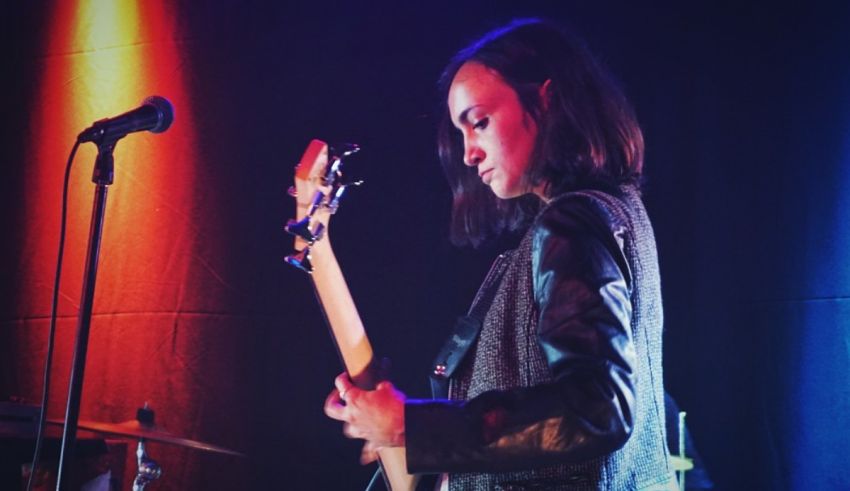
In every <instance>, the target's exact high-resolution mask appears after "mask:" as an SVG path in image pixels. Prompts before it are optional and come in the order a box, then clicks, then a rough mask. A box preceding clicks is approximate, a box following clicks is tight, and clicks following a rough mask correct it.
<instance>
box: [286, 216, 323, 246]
mask: <svg viewBox="0 0 850 491" xmlns="http://www.w3.org/2000/svg"><path fill="white" fill-rule="evenodd" d="M310 219H311V217H309V216H306V217H304V218H302V219H301V220H298V221H295V220H289V221H288V222H286V231H287V232H289V233H290V234H292V235H294V236H296V237H300V238H302V239H304V241H305V242H307V243H308V244H310V245H313V243H314V242H316V241H317V240H319V239H321V238H322V235H324V232H325V226H324V224H322V223H319V224H317V225H316V228H315V229H313V230H310Z"/></svg>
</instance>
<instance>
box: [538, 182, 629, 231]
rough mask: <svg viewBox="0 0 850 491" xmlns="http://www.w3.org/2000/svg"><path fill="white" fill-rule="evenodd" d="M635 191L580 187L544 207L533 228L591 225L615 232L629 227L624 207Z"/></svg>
mask: <svg viewBox="0 0 850 491" xmlns="http://www.w3.org/2000/svg"><path fill="white" fill-rule="evenodd" d="M633 193H634V191H633V190H631V189H628V188H613V189H580V190H575V191H569V192H565V193H562V194H559V195H558V196H555V197H553V198H552V199H550V200H549V202H547V203H546V205H545V206H543V207H542V208H541V210H540V211H539V212H538V214H537V216H536V217H535V219H534V221H533V224H532V228H534V229H539V228H550V227H552V226H557V227H558V228H561V229H563V228H573V227H590V228H592V229H600V231H602V230H607V231H612V230H616V229H619V228H621V227H623V226H625V223H624V220H623V217H622V212H621V211H622V208H623V207H625V206H627V204H626V203H627V197H628V195H629V194H633Z"/></svg>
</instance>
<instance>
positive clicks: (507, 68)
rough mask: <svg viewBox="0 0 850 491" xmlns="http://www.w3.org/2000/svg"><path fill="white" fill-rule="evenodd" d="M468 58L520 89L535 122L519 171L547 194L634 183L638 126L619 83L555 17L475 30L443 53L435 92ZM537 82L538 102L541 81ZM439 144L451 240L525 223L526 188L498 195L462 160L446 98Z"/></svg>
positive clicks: (529, 211)
mask: <svg viewBox="0 0 850 491" xmlns="http://www.w3.org/2000/svg"><path fill="white" fill-rule="evenodd" d="M467 62H476V63H481V64H482V65H484V66H486V67H488V68H490V69H492V70H495V71H496V72H497V73H498V74H499V75H500V76H501V77H502V79H503V80H504V81H505V82H506V83H507V84H508V85H510V86H511V87H512V88H513V89H514V90H515V91H516V93H517V95H518V96H519V100H520V103H521V104H522V106H523V109H524V110H525V111H526V112H527V113H528V114H529V115H530V116H531V117H532V118H533V119H534V121H535V123H536V124H537V127H538V134H537V141H536V142H535V148H534V152H533V154H532V160H531V165H530V168H529V171H528V175H527V176H526V179H527V183H528V184H529V185H533V186H536V185H539V184H545V186H546V187H545V190H546V194H547V195H549V196H556V195H558V194H561V193H564V192H566V191H570V190H575V189H582V188H600V187H602V188H605V187H612V186H618V185H621V184H635V185H637V184H638V182H639V180H640V175H641V169H642V166H643V135H642V134H641V131H640V127H639V126H638V124H637V120H636V118H635V115H634V111H633V110H632V107H631V105H630V104H629V103H628V101H627V100H626V98H625V96H624V95H623V93H622V91H621V90H620V88H619V87H618V85H617V84H616V83H615V82H614V80H613V79H612V78H611V76H610V75H609V74H608V73H607V72H606V71H605V70H604V69H603V68H602V67H601V66H600V65H599V63H598V62H597V61H596V60H595V59H594V58H593V56H592V55H591V54H590V52H589V51H588V50H587V48H586V47H585V46H584V44H583V43H582V42H581V41H580V40H578V39H577V38H576V37H574V36H573V35H572V34H570V33H569V32H568V31H566V30H565V29H563V28H562V27H560V26H557V25H554V24H552V23H550V22H546V21H542V20H539V19H521V20H515V21H513V22H511V23H510V24H508V25H507V26H505V27H502V28H499V29H496V30H494V31H491V32H489V33H487V34H486V35H484V36H483V37H482V38H481V39H479V40H478V41H476V42H474V43H472V44H471V45H469V46H468V47H466V48H464V49H463V50H461V51H460V52H458V54H457V55H455V57H454V58H452V60H451V61H450V62H449V64H448V66H447V67H446V69H445V70H444V71H443V74H442V76H441V77H440V83H439V84H440V90H441V95H442V97H443V101H446V100H447V98H448V91H449V88H450V86H451V83H452V80H453V79H454V76H455V74H456V73H457V71H458V70H459V69H460V67H461V66H462V65H463V64H464V63H467ZM547 80H550V82H549V86H548V87H547V89H546V97H547V101H546V107H545V109H544V107H543V105H544V104H543V100H542V99H541V97H540V88H541V86H542V85H543V83H545V82H546V81H547ZM437 139H438V151H439V156H440V161H441V163H442V165H443V170H444V171H445V174H446V177H447V179H448V181H449V185H450V186H451V189H452V195H453V203H452V220H451V228H450V233H451V239H452V242H454V243H456V244H472V245H473V246H477V245H479V244H480V243H481V242H482V241H484V239H485V238H487V237H488V236H490V235H492V234H498V233H500V232H502V231H505V230H517V229H519V228H521V227H523V226H524V225H525V224H527V223H528V219H529V218H530V217H532V216H533V215H534V213H535V212H536V210H537V208H538V207H539V204H540V200H539V199H538V198H536V197H535V196H533V195H527V196H524V197H520V198H515V199H510V200H501V199H499V198H497V197H496V196H495V195H494V194H493V193H492V191H490V189H489V188H488V187H487V186H485V185H484V184H483V183H482V182H481V180H480V179H479V177H478V174H477V171H476V170H475V169H474V168H472V167H469V166H466V165H464V163H463V141H462V139H461V135H460V133H459V132H458V131H457V130H456V129H455V128H454V126H453V125H452V121H451V118H450V116H449V111H448V107H447V106H445V107H444V110H443V115H442V121H441V122H440V126H439V130H438V137H437Z"/></svg>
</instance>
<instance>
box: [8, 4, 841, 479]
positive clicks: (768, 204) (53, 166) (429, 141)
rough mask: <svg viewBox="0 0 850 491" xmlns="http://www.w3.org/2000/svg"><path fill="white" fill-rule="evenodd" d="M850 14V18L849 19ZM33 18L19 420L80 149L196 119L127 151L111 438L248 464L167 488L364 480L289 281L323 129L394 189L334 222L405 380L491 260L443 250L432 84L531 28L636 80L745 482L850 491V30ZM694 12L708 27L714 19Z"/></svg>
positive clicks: (346, 16)
mask: <svg viewBox="0 0 850 491" xmlns="http://www.w3.org/2000/svg"><path fill="white" fill-rule="evenodd" d="M835 3H836V4H841V3H840V2H835ZM115 4H118V5H114V4H113V3H112V2H97V1H94V0H89V1H82V0H81V1H79V2H75V1H70V0H69V1H64V2H56V3H52V2H26V3H24V2H15V4H14V5H7V6H6V7H4V9H3V10H4V12H3V15H2V17H3V20H2V27H3V29H2V36H3V38H5V39H4V42H3V46H5V52H4V54H3V61H2V63H3V65H2V66H3V77H2V94H3V95H2V99H0V102H1V103H2V111H3V115H4V116H3V131H2V132H0V143H2V154H0V155H2V169H3V171H2V172H3V174H2V184H3V192H2V194H1V195H0V196H2V207H0V220H2V222H0V225H2V227H1V228H0V230H2V231H3V235H4V237H3V251H2V252H3V253H2V256H0V278H2V284H1V286H2V288H3V295H2V296H0V398H2V399H5V398H9V397H22V398H24V399H28V400H30V401H37V400H38V399H39V397H40V390H41V369H42V363H43V359H44V354H45V340H46V335H47V329H48V315H49V308H50V292H51V286H52V278H53V268H54V264H55V256H56V244H57V241H58V223H59V221H58V218H59V211H60V194H61V178H62V171H63V165H64V161H65V157H66V155H67V152H68V151H69V150H70V147H71V144H72V142H73V138H74V136H75V135H76V133H77V132H79V131H80V130H82V129H83V128H84V127H86V126H88V125H89V124H90V123H91V122H92V121H94V120H96V119H100V118H102V117H106V116H112V115H115V114H118V113H120V112H123V111H124V110H126V109H129V108H132V107H135V106H136V105H137V104H138V103H139V101H141V99H142V98H144V97H145V96H147V95H150V94H154V93H157V94H161V95H163V96H166V97H168V98H170V99H171V100H172V101H173V102H174V103H175V106H176V108H177V118H176V122H175V124H174V126H173V128H172V129H171V130H169V131H168V132H167V133H164V134H162V135H152V134H149V133H146V134H137V135H132V136H130V137H128V138H127V139H125V140H124V141H122V142H121V143H119V150H118V152H117V153H116V160H117V170H116V180H115V184H114V186H112V187H111V188H110V197H109V207H108V209H107V218H106V234H105V238H104V244H103V252H102V258H101V271H100V277H99V280H98V290H97V296H96V299H95V317H94V322H93V329H92V335H91V341H90V350H89V353H90V355H89V363H88V367H87V373H86V382H85V389H84V395H83V409H82V414H81V417H82V418H83V419H93V420H101V421H123V420H126V419H130V418H131V417H133V415H134V410H135V408H136V407H137V406H139V405H140V404H142V403H143V402H144V401H149V402H150V403H151V405H152V406H153V407H154V408H155V409H156V410H157V413H158V415H157V417H158V420H159V422H160V423H161V424H163V425H164V426H165V427H167V428H169V429H170V430H171V431H173V432H175V433H178V434H180V435H184V436H187V437H190V438H195V439H200V440H204V441H209V442H211V443H216V444H220V445H224V446H227V447H231V448H234V449H237V450H240V451H243V452H245V453H247V454H248V455H249V458H248V459H247V460H244V461H243V460H239V459H233V458H229V457H223V456H218V455H209V454H202V453H199V452H196V451H190V450H183V449H179V448H172V447H166V446H163V445H155V444H151V445H150V448H149V450H150V452H151V453H152V455H153V456H154V458H156V459H157V460H159V461H160V462H161V463H162V464H163V466H164V468H165V475H164V477H163V479H162V480H161V481H160V482H159V483H157V484H155V485H153V486H151V489H163V490H165V489H168V490H177V489H181V490H182V489H198V490H200V489H248V488H249V487H250V488H251V489H351V490H356V489H362V488H363V487H364V486H365V483H366V481H367V479H368V477H369V475H370V474H371V468H362V467H360V466H359V465H358V464H357V457H358V453H359V444H358V443H356V442H351V441H347V440H346V439H344V438H343V437H342V436H341V434H340V428H339V425H338V424H337V423H336V422H333V421H331V420H328V419H326V418H325V417H324V416H323V414H322V411H321V406H322V403H323V400H324V397H325V395H326V393H327V392H328V391H329V390H330V388H331V383H332V379H333V377H334V376H335V375H336V374H337V373H338V372H339V370H340V368H339V365H338V362H337V360H336V358H335V354H334V351H333V349H332V347H331V344H330V342H329V339H328V335H327V332H326V330H325V327H324V325H323V324H322V321H321V319H320V314H319V311H318V310H317V307H316V306H315V305H314V299H313V297H312V293H311V292H310V291H309V287H308V282H307V279H306V278H305V277H303V276H302V274H301V273H299V272H297V271H294V270H292V269H291V268H289V267H287V266H286V265H284V263H283V261H282V258H283V256H284V255H285V254H286V253H287V252H288V251H289V247H290V239H289V238H288V237H287V236H286V235H285V234H284V232H283V231H282V225H283V224H284V222H285V220H286V218H287V217H289V216H290V215H291V214H292V204H291V200H290V199H289V198H288V197H287V196H286V195H285V190H286V188H287V186H288V185H289V182H290V180H291V174H292V167H293V165H294V163H295V162H296V161H297V160H298V158H299V156H300V154H301V151H302V150H303V148H304V147H305V146H306V144H307V142H308V141H309V140H310V138H313V137H319V138H322V139H325V140H328V141H353V142H358V143H360V144H361V145H362V147H363V151H362V153H361V154H360V155H358V156H357V157H356V158H353V159H352V160H351V162H350V164H349V169H350V170H349V172H350V174H351V175H356V176H357V177H362V178H364V179H366V181H367V184H366V185H365V186H364V187H362V188H359V189H357V190H355V191H352V192H351V193H350V195H349V196H348V197H347V201H346V202H345V203H344V206H343V208H342V211H341V212H340V214H339V215H338V216H337V217H336V218H335V220H334V222H333V224H332V231H333V234H334V244H335V247H336V249H337V254H338V257H339V259H340V262H341V264H342V265H343V268H344V270H345V273H346V275H347V277H348V280H349V285H350V287H351V289H352V291H353V294H354V296H355V300H356V301H357V303H358V305H359V308H360V312H361V316H362V317H363V319H364V321H365V323H366V326H367V329H368V331H369V333H370V336H371V337H372V339H373V343H374V345H375V347H376V349H377V351H378V352H379V353H381V354H384V355H387V356H389V357H390V358H391V359H392V360H393V363H394V369H393V375H394V379H395V380H396V381H397V383H398V385H399V386H401V387H402V388H403V389H404V390H405V391H407V392H408V393H409V394H410V395H412V396H425V395H426V393H427V392H426V389H427V385H426V374H427V372H428V368H429V362H430V360H431V357H432V356H433V355H434V353H435V352H436V350H437V348H438V346H439V345H440V344H441V342H442V340H443V338H444V336H445V335H446V333H447V332H448V329H449V327H450V325H451V323H452V319H453V318H454V316H456V315H458V314H459V313H461V312H462V311H463V310H464V308H465V306H466V305H467V303H468V302H469V300H470V299H471V298H472V295H473V294H474V291H475V289H476V287H477V284H478V282H479V281H480V279H481V278H482V277H483V274H484V272H485V271H486V268H487V267H488V265H489V262H490V260H491V259H492V257H493V255H494V254H495V253H496V252H497V251H498V250H499V249H500V248H502V247H505V246H506V245H509V243H510V241H503V242H502V243H500V244H493V245H491V246H489V247H486V248H484V249H483V250H482V251H470V250H458V249H455V248H453V247H451V246H450V245H449V244H448V241H447V239H446V231H447V219H448V199H449V194H448V191H447V189H446V186H445V185H444V183H443V179H442V176H441V173H440V170H439V167H438V163H437V159H436V155H435V150H434V134H435V125H436V124H435V121H436V118H435V115H436V113H437V111H436V108H437V107H438V102H439V101H438V100H437V98H436V90H435V80H436V79H437V77H438V75H439V72H440V70H441V68H442V66H443V64H444V62H445V61H446V60H447V59H448V58H449V56H450V55H451V54H452V53H453V52H454V51H455V50H456V49H457V48H459V47H461V46H462V45H463V44H465V43H466V42H467V41H469V40H471V39H472V38H474V37H475V36H476V35H478V34H480V33H482V32H484V31H485V30H487V29H489V28H491V27H494V26H496V25H499V24H501V23H503V22H504V21H506V20H508V19H509V18H511V17H513V16H517V15H542V16H547V17H550V18H553V19H556V20H559V21H565V22H569V23H571V24H572V25H574V26H575V27H576V28H577V30H578V31H579V32H580V33H581V34H583V35H584V37H586V38H587V40H588V42H589V44H590V45H591V47H592V48H593V50H594V51H595V52H596V53H597V54H598V55H599V56H600V58H601V59H602V60H604V61H605V63H607V65H608V66H609V67H610V68H611V69H612V71H613V72H614V73H615V74H616V75H617V76H618V77H619V78H620V80H621V81H622V84H623V86H624V87H625V90H626V92H627V94H628V95H629V97H630V98H631V100H632V101H633V102H634V104H635V106H636V108H637V113H638V116H639V119H640V120H641V122H642V125H643V128H644V131H645V136H646V142H647V159H646V174H647V185H646V190H645V197H646V203H647V206H648V208H649V211H650V213H651V216H652V217H653V219H654V224H655V227H656V233H657V238H658V244H659V252H660V257H661V266H662V278H663V287H664V300H665V312H666V340H665V342H666V344H665V378H666V382H667V387H668V390H669V391H670V392H671V393H672V394H673V395H674V396H675V397H676V398H677V399H678V402H679V404H680V406H681V407H682V409H684V410H686V411H687V412H688V421H689V424H690V426H691V429H692V432H693V435H694V437H695V439H696V442H697V444H698V447H699V449H700V450H701V453H702V454H703V457H704V459H705V462H706V465H707V466H708V468H709V470H710V472H711V475H712V477H713V478H714V480H715V481H716V482H717V484H718V489H731V490H737V489H742V490H743V489H746V490H751V489H770V490H777V489H778V490H781V489H819V490H827V489H835V490H838V489H850V477H848V474H847V472H846V461H847V460H846V451H847V448H848V441H850V416H848V414H850V232H848V224H850V197H848V196H850V194H848V192H847V188H848V186H850V63H848V55H847V47H848V46H850V29H848V28H847V25H848V21H850V11H848V8H847V7H846V4H845V6H844V7H837V6H831V7H829V6H826V5H808V6H806V7H803V6H799V7H796V8H793V7H779V4H777V3H765V4H764V5H748V4H735V6H721V5H719V4H717V3H716V2H701V3H695V2H679V3H675V4H672V5H666V6H660V5H657V4H654V6H638V5H635V4H633V3H631V2H623V3H615V2H607V1H605V2H593V3H591V2H551V3H539V2H526V3H525V4H524V6H522V7H520V6H512V5H511V4H508V3H499V4H495V3H493V2H466V3H463V4H454V3H448V2H445V3H442V2H430V3H427V4H425V3H423V4H419V5H414V4H412V3H410V4H403V3H402V2H368V3H367V2H363V3H360V4H355V3H342V2H341V3H339V4H324V3H316V4H313V5H309V6H308V5H306V3H305V4H301V5H300V6H291V5H285V2H283V3H273V2H268V3H264V2H243V1H240V2H236V1H230V2H203V3H202V2H188V1H182V2H174V3H172V2H163V1H160V0H152V1H146V2H139V3H138V5H135V4H134V3H132V2H115ZM685 4H686V5H685ZM93 158H94V151H93V149H91V148H83V149H82V150H81V151H80V154H79V155H78V157H77V160H76V164H75V169H74V171H73V178H72V187H71V198H70V204H71V210H70V215H69V216H70V221H69V229H68V249H67V252H66V263H65V272H64V277H63V278H64V279H63V284H62V289H61V291H62V297H61V303H60V315H61V318H60V322H59V333H58V345H57V351H56V366H55V370H54V373H53V381H54V383H53V387H54V392H53V397H52V400H51V404H50V412H49V415H50V416H51V417H54V418H59V417H61V416H62V414H63V408H64V400H65V397H66V394H67V388H66V387H67V385H66V384H67V380H68V370H69V359H70V356H71V352H72V342H73V337H74V330H75V325H76V320H75V316H76V312H77V307H78V302H79V298H80V284H81V279H80V278H81V271H82V261H83V254H84V249H85V245H86V238H87V235H88V222H89V214H90V209H91V199H92V198H91V197H92V192H93V185H92V184H91V182H90V180H89V177H90V175H91V166H92V161H93Z"/></svg>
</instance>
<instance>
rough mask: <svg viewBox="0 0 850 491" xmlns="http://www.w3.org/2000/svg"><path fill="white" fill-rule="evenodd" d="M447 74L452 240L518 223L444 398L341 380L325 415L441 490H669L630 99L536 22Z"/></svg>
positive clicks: (654, 288) (654, 269) (654, 300)
mask: <svg viewBox="0 0 850 491" xmlns="http://www.w3.org/2000/svg"><path fill="white" fill-rule="evenodd" d="M441 86H442V88H443V90H444V94H445V100H446V111H445V116H444V121H443V123H442V125H441V128H440V134H439V150H440V158H441V161H442V163H443V166H444V169H445V171H446V175H447V177H448V180H449V183H450V185H451V187H452V191H453V196H454V203H453V215H452V236H453V239H454V240H455V241H456V242H459V243H471V244H473V245H477V244H478V243H480V242H481V241H482V240H483V239H484V238H485V237H487V236H488V235H490V234H494V233H499V232H501V231H504V230H518V229H521V228H523V227H525V228H527V232H526V234H525V236H524V238H523V239H522V241H521V242H520V244H519V246H518V247H517V249H516V250H514V251H511V252H508V253H506V254H503V255H502V256H500V257H499V259H497V261H496V263H495V264H494V266H493V268H492V269H491V272H490V274H488V276H487V278H486V279H485V281H484V284H483V285H482V287H481V290H480V291H479V293H478V295H477V296H476V299H475V301H474V302H473V306H472V308H471V310H470V314H469V315H468V316H467V317H466V318H465V319H463V320H462V321H461V322H459V324H458V326H457V332H456V333H455V336H453V339H452V341H450V342H449V343H448V344H447V347H446V348H445V349H444V350H443V352H442V353H441V355H440V356H441V357H440V358H438V363H437V366H436V367H435V376H434V378H435V382H436V383H435V385H436V388H437V392H439V391H440V390H441V389H448V393H447V394H446V393H443V394H442V395H441V396H442V397H438V398H437V399H434V400H406V398H405V396H404V395H403V394H402V393H400V392H398V391H397V390H396V389H395V388H394V387H393V386H392V384H390V383H388V382H384V383H382V384H380V385H379V387H378V388H377V389H376V390H375V391H371V392H364V391H361V390H359V389H357V388H356V387H353V386H352V384H351V382H350V381H349V380H348V378H347V377H345V376H344V375H343V376H340V377H338V378H337V380H336V388H335V389H334V391H333V392H331V394H330V395H329V396H328V399H327V401H326V405H325V411H326V413H327V414H328V415H329V416H330V417H332V418H335V419H338V420H341V421H344V422H345V426H344V431H345V434H346V435H347V436H349V437H351V438H362V439H365V440H366V446H365V447H364V460H367V461H368V460H371V459H373V458H374V450H375V449H376V448H379V447H385V446H402V445H403V446H406V453H407V459H408V470H409V471H410V472H416V473H448V474H447V476H448V477H447V479H448V485H449V488H450V489H616V490H626V489H659V490H660V489H664V490H667V489H675V485H674V478H673V475H672V471H671V469H670V467H669V464H668V460H667V452H666V449H665V446H664V445H665V444H664V442H665V430H664V412H663V411H664V403H663V401H664V399H663V383H662V378H663V377H662V371H661V326H662V312H661V294H660V283H659V277H658V260H657V257H656V250H655V241H654V237H653V232H652V227H651V225H650V223H649V220H648V218H647V216H646V212H645V210H644V207H643V204H642V203H641V200H640V196H639V193H638V184H639V179H640V176H641V168H642V158H643V138H642V135H641V132H640V128H639V127H638V125H637V122H636V120H635V117H634V115H633V111H632V109H631V107H630V106H629V104H628V102H627V101H626V99H625V98H624V96H623V95H622V93H621V92H620V90H619V89H618V88H617V86H616V84H614V83H613V82H612V80H611V79H610V78H609V77H608V76H607V75H606V74H605V72H604V71H603V70H602V69H601V68H600V67H599V66H598V65H597V63H596V62H595V60H594V59H593V58H592V56H591V55H590V54H589V53H588V52H587V51H586V49H585V48H584V47H583V46H582V44H581V43H580V42H579V41H577V40H576V39H574V38H572V37H571V36H570V35H569V34H568V33H566V32H564V31H563V30H561V29H560V28H558V27H556V26H553V25H551V24H549V23H546V22H542V21H539V20H533V19H532V20H522V21H515V22H513V23H512V24H510V25H508V26H506V27H504V28H502V29H498V30H495V31H493V32H491V33H489V34H487V35H486V36H484V37H483V38H482V39H481V40H479V41H478V42H476V43H474V44H472V45H471V46H469V47H468V48H466V49H464V50H462V51H460V52H459V53H458V55H456V57H455V58H454V59H453V60H452V61H451V62H450V64H449V65H448V67H447V68H446V70H445V72H444V74H443V77H442V83H441ZM443 479H444V484H445V479H446V477H444V478H443Z"/></svg>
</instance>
